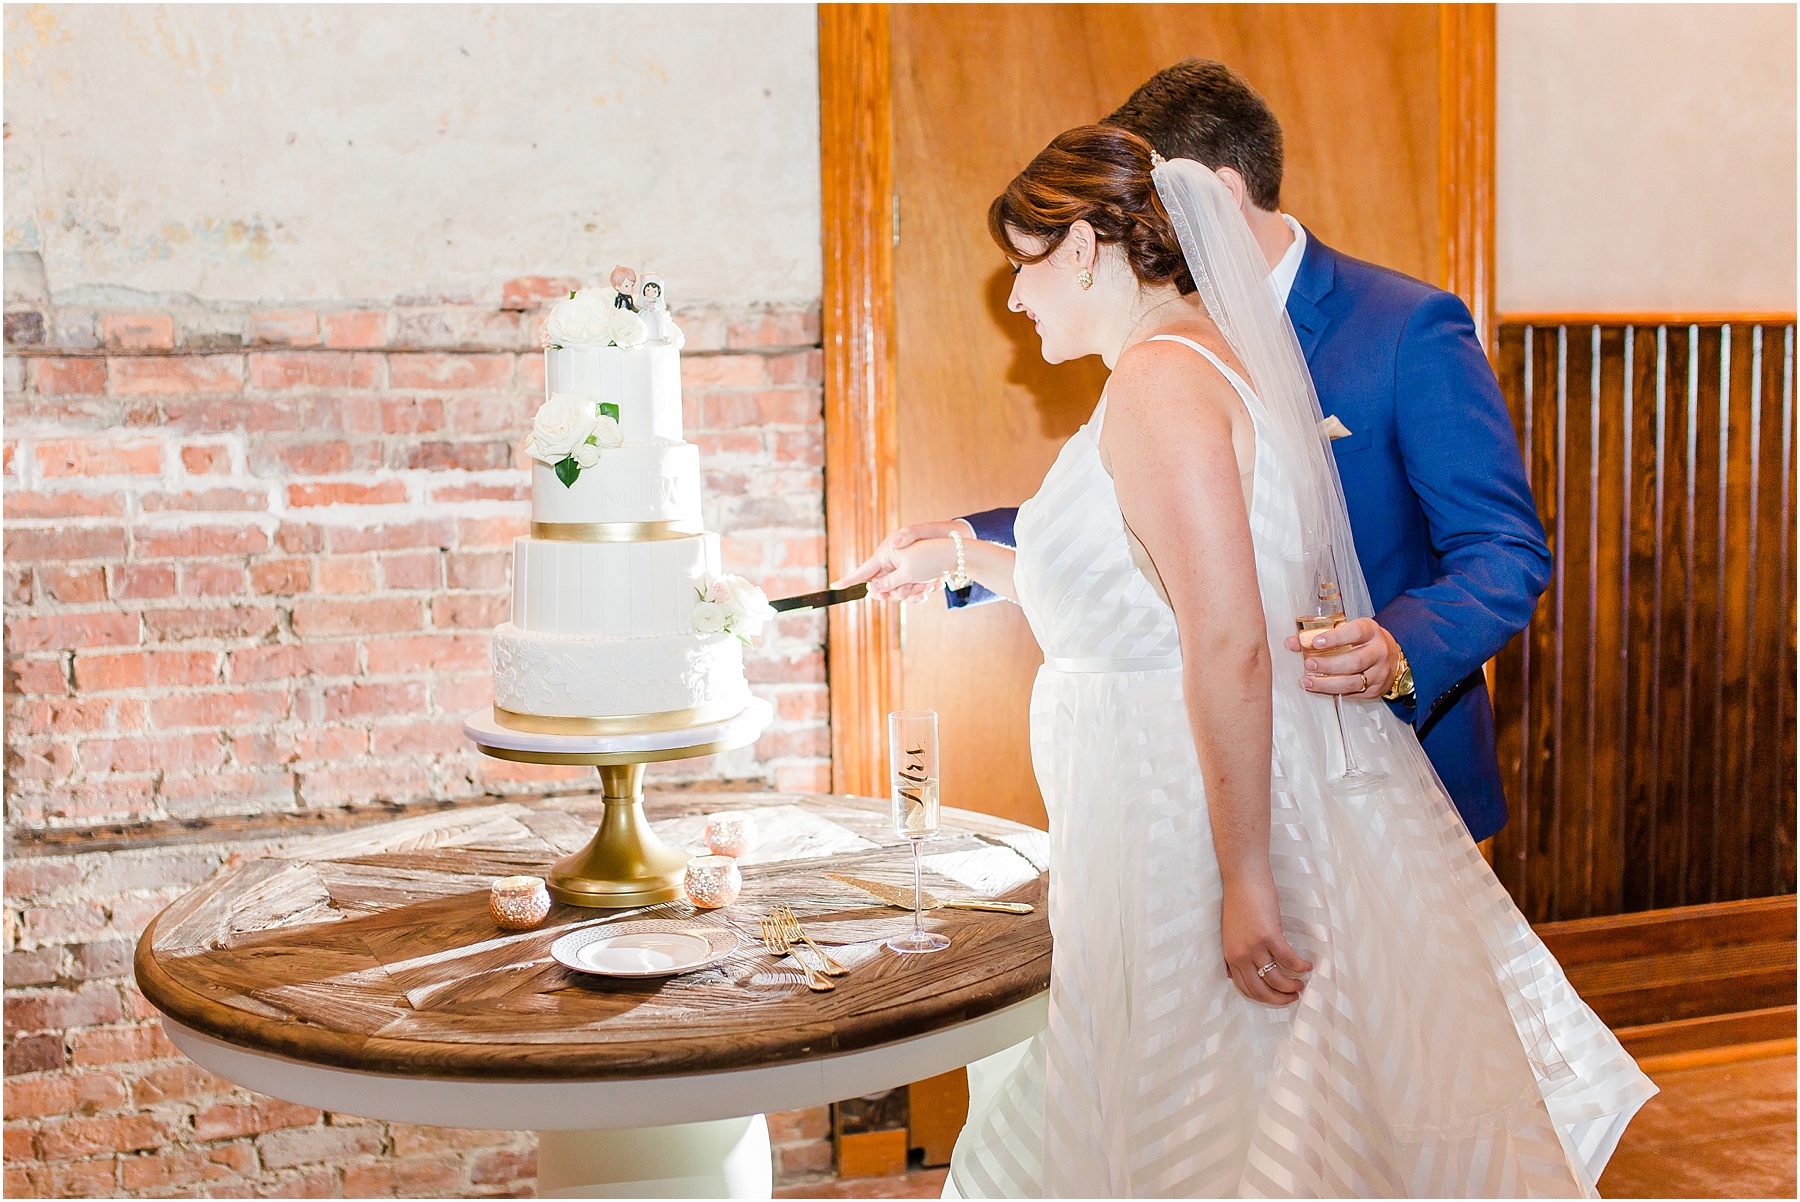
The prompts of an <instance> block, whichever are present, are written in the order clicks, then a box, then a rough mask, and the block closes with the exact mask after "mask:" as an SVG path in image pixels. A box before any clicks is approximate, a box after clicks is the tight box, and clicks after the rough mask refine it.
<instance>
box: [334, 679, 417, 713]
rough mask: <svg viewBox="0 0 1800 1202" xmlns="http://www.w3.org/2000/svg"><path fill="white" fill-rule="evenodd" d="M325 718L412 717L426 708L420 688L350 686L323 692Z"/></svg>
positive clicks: (370, 685)
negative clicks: (402, 715)
mask: <svg viewBox="0 0 1800 1202" xmlns="http://www.w3.org/2000/svg"><path fill="white" fill-rule="evenodd" d="M324 698H325V717H326V718H327V719H334V720H335V719H341V718H379V717H383V716H386V715H389V714H413V713H418V712H419V711H421V710H423V709H424V708H425V686H424V685H420V684H352V685H341V686H338V687H336V688H329V689H326V690H325V694H324Z"/></svg>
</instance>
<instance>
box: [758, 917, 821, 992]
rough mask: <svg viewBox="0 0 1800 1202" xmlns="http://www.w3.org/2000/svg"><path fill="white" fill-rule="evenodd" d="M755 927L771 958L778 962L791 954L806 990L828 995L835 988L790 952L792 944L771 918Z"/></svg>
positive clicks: (798, 954) (796, 954) (810, 966)
mask: <svg viewBox="0 0 1800 1202" xmlns="http://www.w3.org/2000/svg"><path fill="white" fill-rule="evenodd" d="M757 925H758V927H760V928H761V930H762V941H763V947H765V948H767V949H768V952H769V954H770V955H771V956H774V957H775V958H776V959H777V960H779V959H781V957H783V956H785V955H788V954H789V953H790V952H792V955H793V957H794V963H795V964H798V965H799V966H800V972H801V974H802V975H803V976H804V977H805V978H806V987H807V988H808V989H810V990H812V991H813V992H815V993H829V992H830V991H831V990H833V989H836V988H837V985H836V983H835V982H832V981H827V980H826V979H825V978H824V977H822V976H820V975H819V974H818V973H817V972H815V971H814V970H813V967H812V965H810V964H808V963H807V962H806V961H805V960H803V959H801V958H800V953H799V952H794V951H792V944H791V943H790V941H789V940H788V937H787V932H786V931H784V930H783V929H782V927H781V924H780V923H778V922H776V921H775V920H774V919H773V918H764V919H761V920H760V921H759V922H758V923H757Z"/></svg>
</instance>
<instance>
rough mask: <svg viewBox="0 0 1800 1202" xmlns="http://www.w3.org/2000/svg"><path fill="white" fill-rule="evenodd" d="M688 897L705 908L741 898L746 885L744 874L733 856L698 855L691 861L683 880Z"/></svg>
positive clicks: (713, 907) (712, 907) (716, 906)
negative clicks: (739, 896)
mask: <svg viewBox="0 0 1800 1202" xmlns="http://www.w3.org/2000/svg"><path fill="white" fill-rule="evenodd" d="M682 884H683V888H685V889H686V891H687V899H688V900H689V901H691V902H693V903H694V905H695V906H696V907H697V908H699V909H701V910H716V909H718V908H719V907H720V906H729V905H730V904H731V903H732V902H734V901H736V900H737V897H738V891H739V890H741V889H742V888H743V887H744V877H743V874H741V873H740V872H738V866H737V861H736V860H734V859H732V858H731V857H730V856H695V857H694V858H693V859H691V860H689V861H688V866H687V879H686V880H685V881H683V882H682Z"/></svg>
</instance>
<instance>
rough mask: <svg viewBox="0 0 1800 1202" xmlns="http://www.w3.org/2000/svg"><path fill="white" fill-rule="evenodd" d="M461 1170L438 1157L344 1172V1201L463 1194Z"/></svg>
mask: <svg viewBox="0 0 1800 1202" xmlns="http://www.w3.org/2000/svg"><path fill="white" fill-rule="evenodd" d="M461 1185H462V1170H461V1166H460V1165H459V1164H458V1163H457V1162H455V1161H453V1160H446V1159H443V1158H441V1157H437V1156H415V1157H412V1158H411V1159H408V1160H383V1161H376V1162H374V1163H372V1164H353V1165H347V1166H345V1168H344V1196H345V1197H346V1198H390V1197H396V1196H398V1197H407V1198H421V1197H426V1196H428V1195H438V1194H444V1195H452V1196H454V1195H456V1194H458V1193H460V1192H462V1191H461V1190H460V1189H459V1188H458V1187H460V1186H461Z"/></svg>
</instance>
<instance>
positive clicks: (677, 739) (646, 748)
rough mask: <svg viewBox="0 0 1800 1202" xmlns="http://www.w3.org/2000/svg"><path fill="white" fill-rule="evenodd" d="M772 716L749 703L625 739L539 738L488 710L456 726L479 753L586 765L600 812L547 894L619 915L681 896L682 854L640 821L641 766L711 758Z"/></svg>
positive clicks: (743, 741) (558, 868) (744, 741)
mask: <svg viewBox="0 0 1800 1202" xmlns="http://www.w3.org/2000/svg"><path fill="white" fill-rule="evenodd" d="M773 717H774V711H773V710H772V709H771V708H770V706H769V703H768V702H766V701H763V700H761V699H760V698H759V699H755V700H752V701H751V702H750V704H749V705H748V706H747V707H746V708H745V709H744V710H743V711H742V712H741V713H739V714H737V715H735V716H733V717H730V718H726V719H724V720H723V721H719V722H708V723H704V724H700V725H695V726H687V727H682V728H680V729H678V730H664V731H654V732H646V733H639V734H625V735H568V734H540V733H537V732H533V731H523V730H514V729H512V728H510V727H507V726H502V725H501V724H500V722H499V721H498V719H497V718H496V717H495V715H494V711H493V709H492V708H489V709H485V710H478V711H476V712H475V713H473V714H470V715H469V717H468V718H467V719H466V720H465V721H464V722H463V734H465V735H467V736H468V737H469V738H470V739H471V740H473V742H474V743H475V746H476V747H478V748H479V749H480V750H481V751H482V752H483V753H484V754H486V755H491V756H493V757H494V758H495V759H502V760H514V761H517V762H519V763H525V764H592V765H593V766H594V767H596V768H598V769H599V770H600V792H601V796H602V797H603V798H604V799H605V802H606V813H605V815H604V816H603V817H602V818H601V820H600V828H599V829H598V830H596V831H595V832H594V837H593V838H592V839H590V840H588V845H587V846H586V847H584V848H582V849H581V850H580V851H578V852H576V853H575V854H573V855H568V856H564V857H563V858H562V859H560V860H558V861H557V862H556V863H555V864H554V865H552V866H551V869H550V875H549V878H548V880H547V881H546V884H547V885H548V886H549V888H550V896H551V897H553V898H555V899H556V900H557V901H559V902H566V903H568V904H569V905H572V906H588V907H591V908H593V909H600V910H618V909H624V908H626V907H630V906H653V905H656V904H657V903H658V902H666V901H672V900H674V899H675V898H677V897H679V896H681V883H682V877H683V875H684V874H685V872H686V870H687V862H688V854H687V853H686V852H684V851H680V850H678V849H676V848H673V847H670V846H669V845H668V844H667V843H664V842H663V841H662V840H661V839H660V838H658V837H657V835H656V832H655V831H653V830H651V829H650V824H649V822H647V821H646V820H645V818H644V765H645V764H652V763H657V762H659V761H661V760H685V759H691V758H693V757H695V756H702V755H713V754H715V753H717V752H721V751H731V750H733V749H735V748H738V747H746V746H748V745H750V744H751V743H754V742H755V741H756V740H757V738H758V737H759V736H760V735H761V734H762V732H763V729H764V728H765V727H766V726H768V724H769V721H770V720H771V719H772V718H773Z"/></svg>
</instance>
